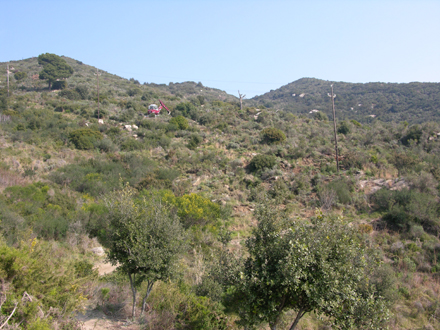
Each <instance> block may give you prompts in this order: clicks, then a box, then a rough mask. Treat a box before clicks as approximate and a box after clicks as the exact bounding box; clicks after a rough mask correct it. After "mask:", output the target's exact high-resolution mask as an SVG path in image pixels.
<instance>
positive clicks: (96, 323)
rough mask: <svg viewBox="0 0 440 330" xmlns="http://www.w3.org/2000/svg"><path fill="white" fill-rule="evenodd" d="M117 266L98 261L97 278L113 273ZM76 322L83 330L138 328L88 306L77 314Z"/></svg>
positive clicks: (128, 329)
mask: <svg viewBox="0 0 440 330" xmlns="http://www.w3.org/2000/svg"><path fill="white" fill-rule="evenodd" d="M116 267H117V266H113V265H112V264H111V263H108V262H105V261H104V260H101V261H98V262H97V263H96V264H95V269H97V270H98V273H99V276H103V275H106V274H109V273H111V272H113V271H114V270H115V269H116ZM76 318H77V320H79V321H80V322H82V329H83V330H105V329H124V330H138V329H139V326H137V325H135V324H129V323H127V322H126V320H120V319H115V318H114V317H112V316H108V315H106V314H105V313H104V312H103V311H102V310H100V309H97V308H94V306H90V307H89V308H88V309H87V310H86V311H85V312H84V314H78V315H77V316H76Z"/></svg>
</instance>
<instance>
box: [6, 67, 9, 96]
mask: <svg viewBox="0 0 440 330" xmlns="http://www.w3.org/2000/svg"><path fill="white" fill-rule="evenodd" d="M6 77H7V80H8V97H9V63H8V64H6Z"/></svg>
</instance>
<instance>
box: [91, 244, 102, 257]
mask: <svg viewBox="0 0 440 330" xmlns="http://www.w3.org/2000/svg"><path fill="white" fill-rule="evenodd" d="M91 251H92V252H93V253H94V254H96V255H98V256H103V255H104V254H105V252H104V249H103V248H102V246H98V247H94V248H93V249H92V250H91Z"/></svg>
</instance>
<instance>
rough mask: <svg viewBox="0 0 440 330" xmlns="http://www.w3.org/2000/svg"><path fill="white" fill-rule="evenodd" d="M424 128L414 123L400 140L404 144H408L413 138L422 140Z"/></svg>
mask: <svg viewBox="0 0 440 330" xmlns="http://www.w3.org/2000/svg"><path fill="white" fill-rule="evenodd" d="M422 134H423V130H422V129H421V127H420V126H419V125H413V126H411V127H410V128H409V130H408V132H407V133H406V135H405V136H404V137H402V139H401V140H400V141H401V142H402V144H403V145H405V146H408V145H409V142H410V141H411V140H413V141H416V142H420V138H421V137H422Z"/></svg>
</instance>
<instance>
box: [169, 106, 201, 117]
mask: <svg viewBox="0 0 440 330" xmlns="http://www.w3.org/2000/svg"><path fill="white" fill-rule="evenodd" d="M171 114H174V115H175V116H178V115H182V116H184V117H186V118H191V119H193V120H196V119H197V108H196V107H195V106H194V105H193V104H192V103H191V102H182V103H179V104H178V105H176V107H175V111H173V112H172V113H171Z"/></svg>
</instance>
